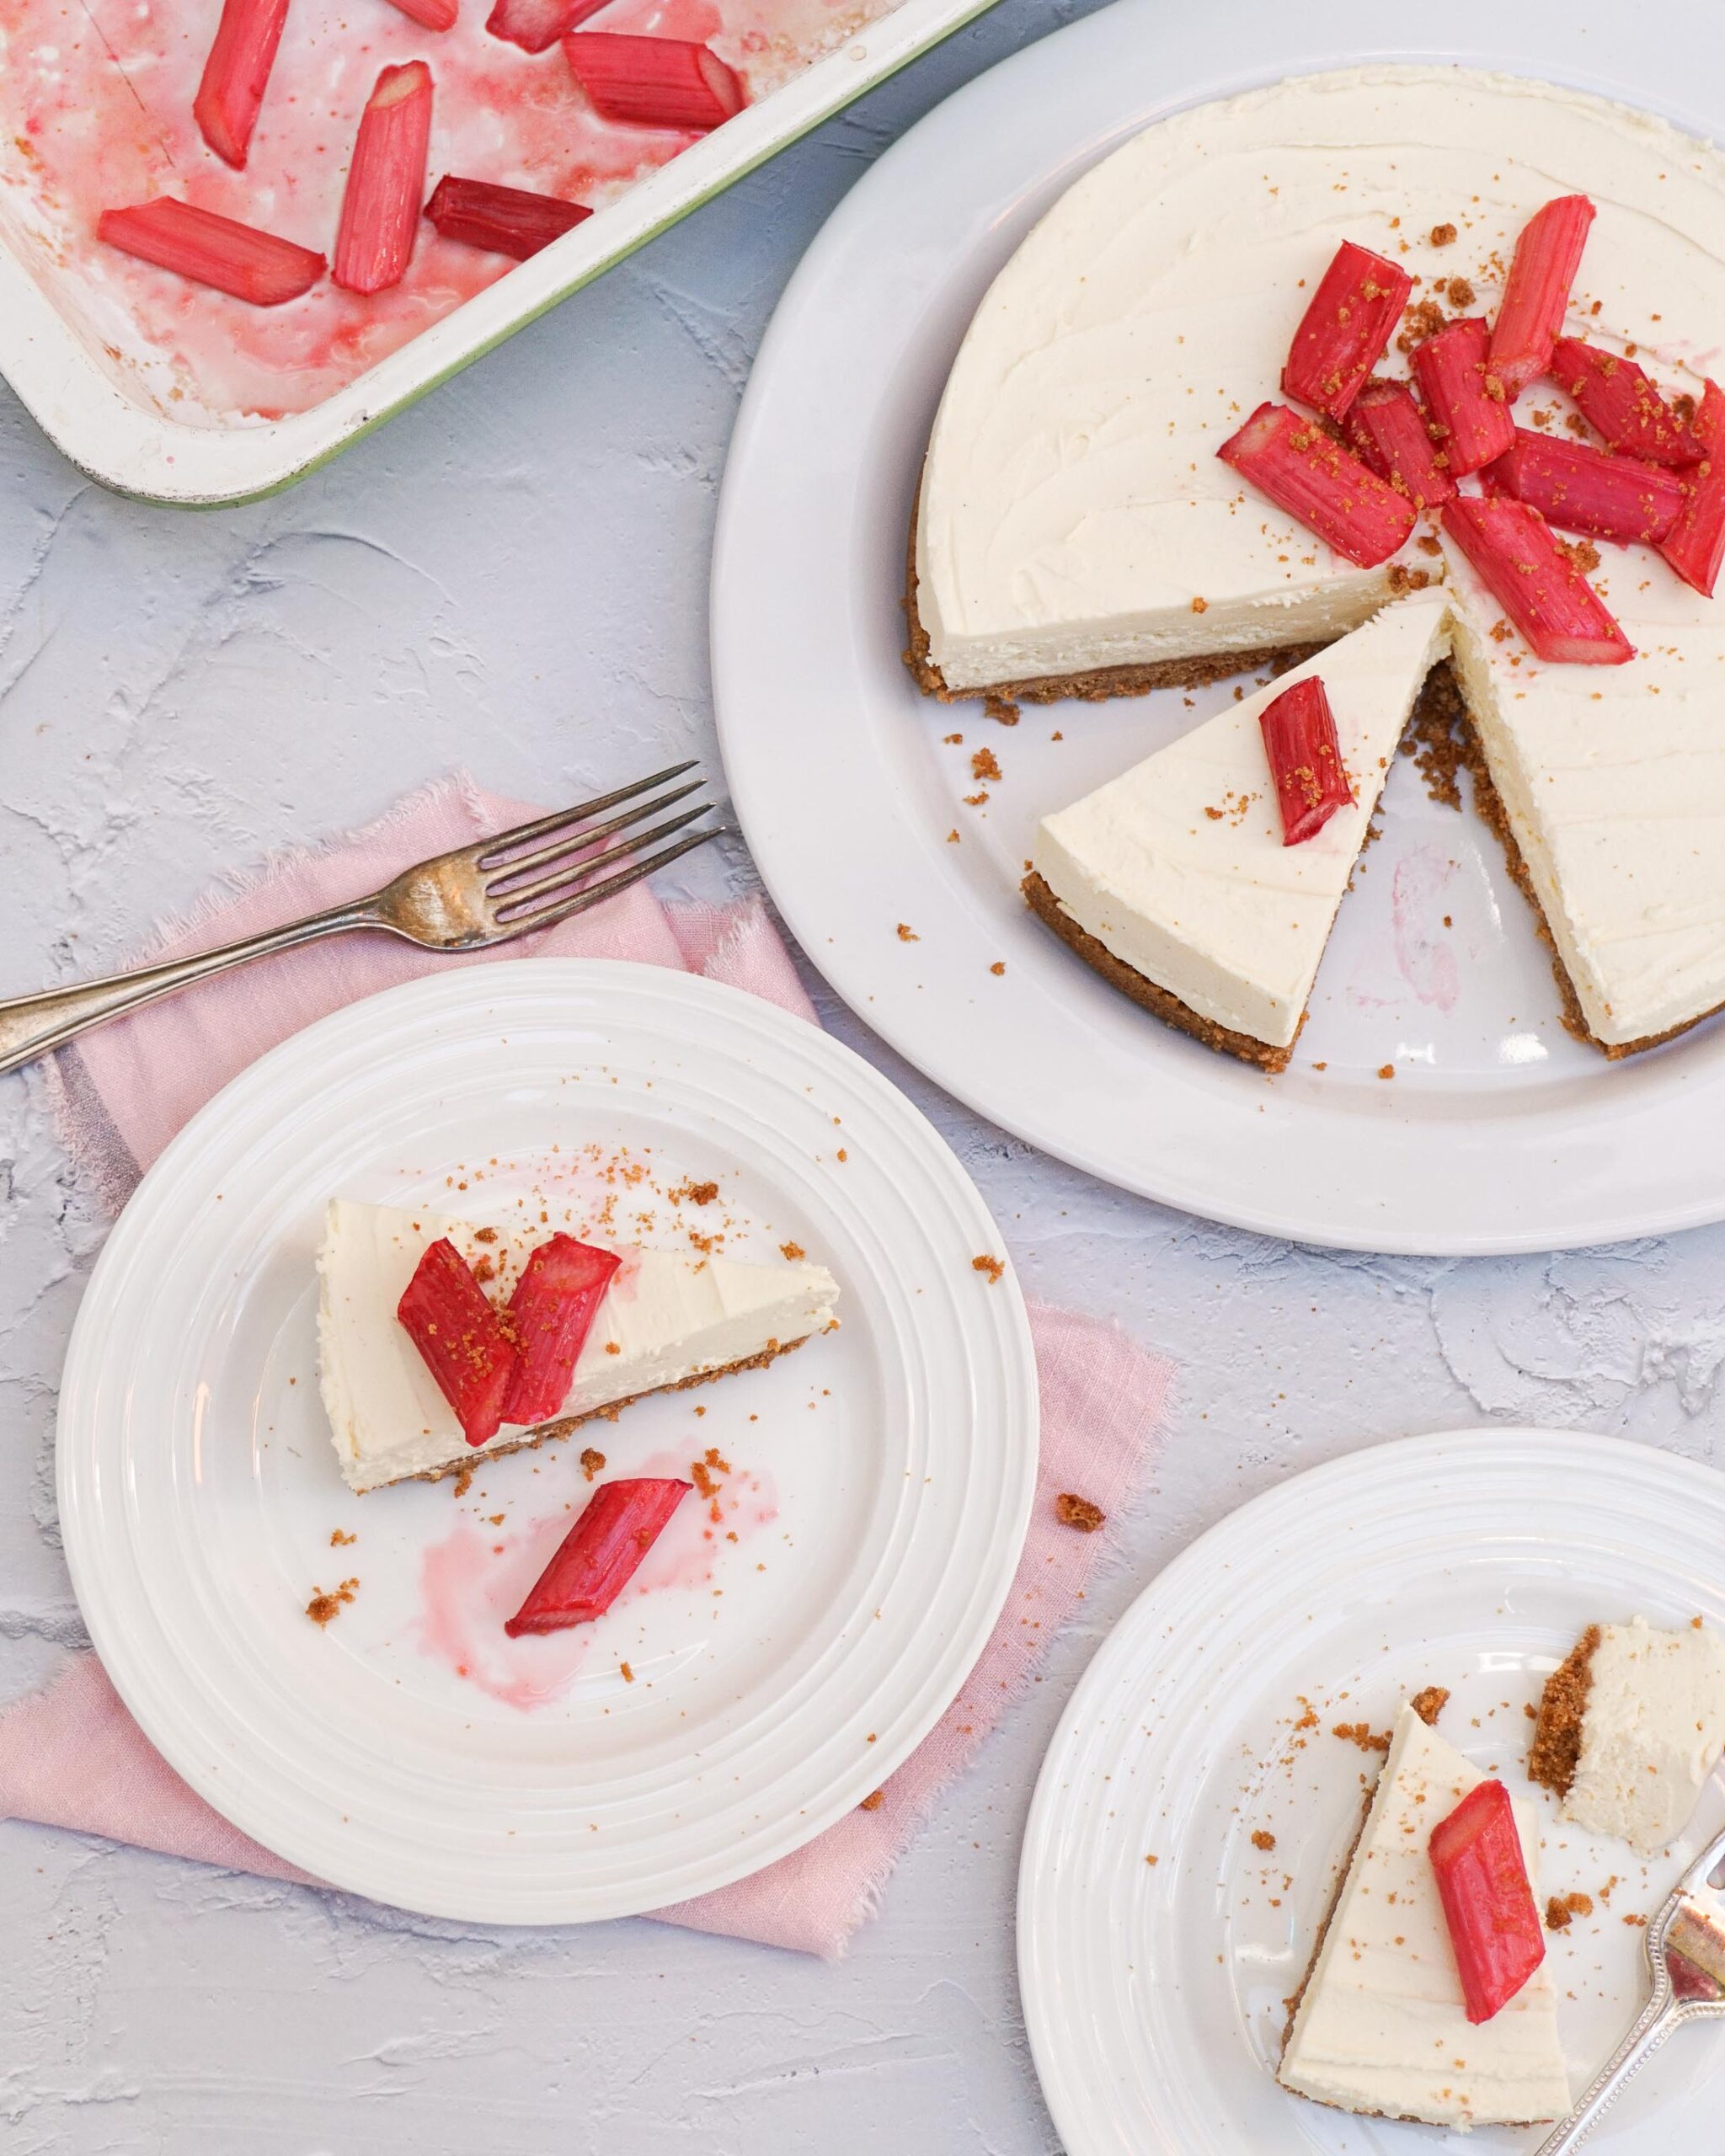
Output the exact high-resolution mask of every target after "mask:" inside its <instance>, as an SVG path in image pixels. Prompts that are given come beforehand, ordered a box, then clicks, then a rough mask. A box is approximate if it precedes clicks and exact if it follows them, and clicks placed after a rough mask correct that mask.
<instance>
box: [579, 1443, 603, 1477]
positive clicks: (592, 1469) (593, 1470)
mask: <svg viewBox="0 0 1725 2156" xmlns="http://www.w3.org/2000/svg"><path fill="white" fill-rule="evenodd" d="M604 1465H605V1454H603V1453H602V1452H595V1450H594V1449H593V1447H592V1446H591V1445H589V1446H588V1447H587V1448H586V1449H585V1451H584V1452H583V1453H582V1454H581V1472H582V1474H583V1475H585V1476H586V1478H587V1480H588V1481H592V1480H593V1477H594V1476H595V1475H596V1474H597V1473H598V1472H599V1470H600V1469H601V1467H603V1466H604Z"/></svg>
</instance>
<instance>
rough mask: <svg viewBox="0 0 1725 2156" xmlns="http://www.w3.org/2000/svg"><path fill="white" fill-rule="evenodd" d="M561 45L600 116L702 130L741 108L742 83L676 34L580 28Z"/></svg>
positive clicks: (633, 123)
mask: <svg viewBox="0 0 1725 2156" xmlns="http://www.w3.org/2000/svg"><path fill="white" fill-rule="evenodd" d="M563 51H564V53H565V54H566V55H567V56H568V59H569V66H570V67H571V68H572V69H573V70H574V77H575V80H576V81H577V82H578V83H579V84H580V86H581V88H583V89H584V90H585V92H586V93H587V99H588V102H589V103H590V104H591V105H592V107H593V109H594V110H595V112H596V113H597V114H598V115H600V117H601V119H602V120H623V121H626V122H627V123H628V125H631V126H634V127H678V128H683V129H686V130H695V131H699V132H702V133H704V132H705V131H707V130H708V129H709V128H713V127H717V126H718V125H720V124H721V122H723V121H724V120H730V119H732V118H734V116H735V115H736V114H738V113H740V111H741V110H742V109H743V105H744V102H745V100H744V97H743V86H742V84H741V83H740V82H739V81H738V80H737V77H735V75H734V74H733V73H732V72H731V70H730V69H729V67H726V66H725V64H724V61H722V60H721V59H720V58H719V56H718V54H717V53H716V52H709V51H708V49H707V47H706V46H705V45H691V44H689V43H687V42H686V40H683V39H681V38H674V37H625V36H623V35H621V33H619V32H617V31H614V30H583V31H580V32H579V33H578V34H577V35H575V36H574V37H566V38H565V39H564V40H563Z"/></svg>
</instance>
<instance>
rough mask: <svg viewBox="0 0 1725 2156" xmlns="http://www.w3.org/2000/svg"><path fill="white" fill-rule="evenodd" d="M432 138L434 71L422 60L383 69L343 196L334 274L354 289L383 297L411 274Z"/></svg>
mask: <svg viewBox="0 0 1725 2156" xmlns="http://www.w3.org/2000/svg"><path fill="white" fill-rule="evenodd" d="M430 139H431V70H430V68H429V67H427V66H426V65H425V61H423V60H409V61H408V62H407V63H406V65H405V66H403V67H386V68H385V69H384V70H383V72H382V74H380V75H379V76H378V77H377V86H376V88H374V89H373V90H372V92H371V98H370V99H369V101H368V102H367V104H366V109H365V111H364V112H363V113H362V114H361V115H360V131H359V134H358V136H357V137H356V139H355V142H354V156H353V163H351V164H350V166H349V167H348V173H347V191H346V193H345V194H344V195H343V196H342V198H341V229H340V231H339V232H338V233H337V234H336V237H335V267H334V270H333V271H332V272H331V274H332V275H333V276H334V279H335V281H336V283H337V284H338V285H343V286H346V288H347V290H348V291H350V292H382V291H387V289H388V288H389V286H392V285H398V284H399V283H400V282H401V280H402V278H403V275H404V274H405V273H406V270H407V266H408V264H409V260H410V259H412V256H413V252H414V234H415V233H416V232H417V231H418V229H419V205H420V203H421V202H422V201H424V200H425V152H426V148H427V146H428V144H429V143H430Z"/></svg>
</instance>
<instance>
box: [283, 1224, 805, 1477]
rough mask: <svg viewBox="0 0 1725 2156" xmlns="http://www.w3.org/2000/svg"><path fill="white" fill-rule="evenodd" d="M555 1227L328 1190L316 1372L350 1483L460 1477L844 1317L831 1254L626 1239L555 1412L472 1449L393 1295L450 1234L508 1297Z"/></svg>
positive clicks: (763, 1359) (748, 1362) (754, 1361)
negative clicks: (777, 1257) (750, 1257)
mask: <svg viewBox="0 0 1725 2156" xmlns="http://www.w3.org/2000/svg"><path fill="white" fill-rule="evenodd" d="M549 1232H550V1230H547V1229H544V1228H541V1227H537V1226H536V1227H532V1228H527V1227H524V1226H505V1225H498V1226H496V1227H484V1226H479V1225H474V1224H473V1223H472V1222H469V1221H466V1220H459V1219H451V1217H450V1216H449V1215H448V1214H442V1213H433V1212H430V1211H427V1210H425V1209H423V1208H419V1209H413V1210H410V1211H403V1210H398V1209H394V1208H392V1207H389V1206H382V1205H364V1204H360V1203H356V1202H355V1200H353V1199H351V1198H334V1199H332V1200H331V1202H330V1205H329V1209H328V1215H327V1217H326V1219H325V1224H324V1230H323V1246H322V1247H321V1248H320V1250H319V1251H318V1288H319V1294H318V1378H319V1382H320V1383H321V1385H322V1386H323V1405H324V1407H325V1409H326V1411H327V1412H328V1417H329V1427H330V1434H331V1436H332V1438H334V1444H335V1452H336V1457H337V1459H338V1460H339V1461H340V1463H341V1471H342V1473H343V1475H344V1476H345V1477H346V1478H347V1481H348V1485H349V1486H350V1488H351V1489H354V1490H359V1491H365V1490H375V1489H377V1488H379V1487H381V1486H382V1485H383V1484H384V1483H386V1482H400V1481H406V1480H408V1479H409V1478H410V1477H419V1478H420V1479H423V1480H426V1481H431V1480H435V1478H436V1477H437V1476H440V1475H449V1474H454V1473H457V1472H458V1471H459V1470H461V1469H462V1468H463V1467H467V1466H471V1465H473V1464H474V1463H475V1462H476V1461H478V1460H484V1459H486V1458H488V1457H489V1456H490V1455H491V1454H495V1453H499V1452H512V1451H514V1450H515V1449H517V1448H518V1447H520V1446H521V1445H523V1444H537V1443H538V1442H539V1441H540V1440H541V1439H542V1438H546V1437H553V1436H555V1437H561V1436H563V1435H565V1434H566V1433H568V1432H569V1430H570V1429H572V1428H574V1425H575V1424H576V1423H578V1422H584V1421H585V1420H586V1419H587V1418H588V1417H590V1416H593V1415H602V1414H611V1413H614V1412H616V1410H617V1408H618V1407H619V1406H622V1405H623V1404H624V1403H626V1402H627V1401H631V1400H637V1399H638V1398H639V1397H640V1396H641V1395H642V1394H643V1393H648V1392H665V1391H670V1390H675V1389H676V1388H677V1387H679V1386H681V1385H697V1384H700V1383H701V1382H702V1380H706V1379H708V1378H716V1377H722V1376H724V1374H726V1373H727V1372H729V1371H732V1370H740V1369H752V1368H755V1367H756V1366H758V1365H760V1364H763V1363H767V1362H770V1361H772V1358H774V1357H775V1356H777V1355H782V1354H783V1353H785V1352H786V1350H787V1349H788V1348H794V1347H796V1346H798V1344H799V1343H800V1342H803V1341H804V1340H806V1339H807V1338H808V1337H809V1335H810V1334H811V1333H815V1332H824V1331H827V1330H828V1328H829V1327H830V1326H832V1325H834V1324H835V1323H836V1318H835V1317H834V1315H833V1306H834V1305H835V1304H836V1301H837V1299H838V1283H836V1281H835V1280H834V1278H833V1277H832V1275H831V1273H829V1272H828V1271H827V1270H826V1268H825V1266H821V1265H804V1264H798V1265H793V1264H789V1263H785V1264H772V1265H750V1264H744V1263H743V1262H740V1260H737V1259H734V1258H728V1257H696V1256H689V1257H685V1256H683V1255H682V1254H681V1253H680V1252H678V1251H666V1250H635V1249H631V1250H626V1251H622V1253H621V1256H622V1264H621V1265H620V1266H619V1267H618V1268H617V1272H616V1273H615V1274H614V1275H613V1276H612V1278H611V1284H610V1285H609V1287H608V1288H607V1289H606V1292H605V1295H604V1299H603V1300H602V1301H601V1303H600V1305H599V1309H598V1311H597V1313H596V1314H595V1317H594V1320H593V1325H592V1329H591V1331H590V1332H589V1333H588V1335H587V1338H586V1342H585V1345H584V1346H583V1348H582V1349H581V1353H580V1357H579V1360H578V1362H577V1363H576V1364H575V1375H574V1385H572V1386H571V1387H570V1390H569V1396H568V1398H567V1399H566V1400H565V1401H563V1406H562V1408H561V1410H560V1411H559V1412H558V1415H557V1417H555V1418H554V1420H553V1421H551V1422H546V1423H542V1424H539V1425H537V1426H536V1427H535V1428H533V1429H531V1431H530V1430H525V1429H519V1428H512V1427H511V1426H510V1425H509V1424H507V1423H505V1426H504V1428H502V1429H501V1430H500V1431H499V1433H498V1434H497V1436H496V1437H494V1438H493V1439H492V1440H491V1441H490V1443H489V1444H486V1445H482V1446H480V1447H478V1448H477V1449H476V1448H474V1447H473V1446H470V1445H469V1444H467V1440H466V1438H464V1437H463V1436H462V1428H461V1425H460V1423H459V1422H457V1420H456V1418H455V1416H454V1413H453V1412H451V1408H450V1406H449V1403H448V1402H447V1401H446V1400H445V1398H444V1396H443V1395H442V1393H441V1392H440V1391H439V1390H438V1388H437V1385H436V1384H435V1381H434V1380H433V1378H432V1375H431V1373H430V1370H429V1369H427V1367H426V1365H425V1362H424V1360H423V1359H422V1358H421V1357H420V1355H419V1350H418V1349H417V1348H415V1347H414V1343H413V1342H412V1340H411V1339H409V1337H408V1334H407V1332H406V1331H405V1330H404V1329H403V1326H401V1324H400V1323H399V1322H398V1320H397V1317H396V1314H395V1313H396V1305H397V1304H398V1302H399V1301H400V1300H401V1296H402V1291H403V1289H405V1288H406V1286H407V1284H408V1283H409V1280H410V1279H411V1278H413V1275H414V1267H416V1266H417V1265H418V1264H419V1260H420V1258H421V1257H423V1256H424V1255H425V1250H426V1248H427V1246H429V1245H430V1244H431V1243H433V1242H435V1241H436V1240H437V1239H438V1237H439V1236H440V1235H446V1236H447V1237H448V1239H449V1240H450V1241H451V1243H453V1244H454V1245H455V1246H456V1248H457V1251H460V1253H461V1255H462V1257H464V1258H465V1259H466V1260H467V1262H468V1264H470V1265H473V1266H475V1267H478V1269H479V1271H480V1272H481V1273H482V1275H483V1276H484V1277H485V1278H487V1280H488V1283H489V1292H490V1293H491V1294H493V1296H494V1298H496V1299H499V1300H505V1299H507V1297H508V1295H509V1293H510V1289H511V1287H512V1286H513V1284H514V1283H515V1280H516V1279H517V1278H519V1277H520V1273H521V1267H522V1266H523V1265H525V1264H526V1259H527V1255H528V1253H529V1251H531V1250H532V1248H533V1247H534V1246H535V1245H536V1244H537V1243H541V1242H543V1241H545V1240H546V1237H547V1235H548V1234H549Z"/></svg>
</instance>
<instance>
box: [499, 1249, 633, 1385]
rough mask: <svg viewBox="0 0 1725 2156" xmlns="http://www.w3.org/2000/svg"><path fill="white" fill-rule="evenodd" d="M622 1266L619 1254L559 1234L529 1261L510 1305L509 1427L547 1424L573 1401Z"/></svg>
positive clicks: (534, 1253)
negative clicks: (590, 1340)
mask: <svg viewBox="0 0 1725 2156" xmlns="http://www.w3.org/2000/svg"><path fill="white" fill-rule="evenodd" d="M621 1264H622V1259H621V1258H620V1257H618V1256H617V1252H616V1251H610V1250H597V1249H595V1247H594V1246H593V1245H592V1244H591V1243H578V1242H577V1241H575V1239H574V1236H573V1235H553V1237H552V1238H551V1240H550V1241H549V1242H543V1243H541V1244H540V1245H539V1246H538V1247H537V1249H536V1250H534V1251H532V1252H531V1255H530V1256H529V1257H528V1259H527V1262H526V1266H525V1267H523V1269H522V1273H521V1278H520V1280H518V1281H517V1282H516V1283H515V1293H514V1294H513V1295H511V1296H510V1303H509V1330H510V1332H511V1333H512V1334H513V1335H514V1336H515V1374H514V1376H513V1377H512V1378H511V1379H510V1388H509V1390H508V1392H507V1393H506V1394H505V1396H504V1402H503V1419H504V1421H505V1422H518V1423H521V1424H522V1425H523V1426H526V1425H527V1424H530V1423H533V1422H547V1421H548V1420H549V1419H550V1417H552V1416H553V1415H555V1414H556V1412H557V1411H558V1408H559V1407H561V1406H563V1402H564V1401H566V1400H567V1399H568V1398H569V1387H570V1386H571V1385H573V1384H574V1379H575V1364H576V1363H577V1362H578V1361H579V1358H580V1353H581V1349H582V1348H583V1346H584V1345H585V1342H586V1338H587V1335H588V1333H589V1332H590V1331H591V1330H592V1328H593V1320H594V1317H595V1315H596V1314H597V1312H598V1309H599V1305H600V1304H601V1302H602V1301H603V1300H604V1299H605V1291H606V1288H607V1287H609V1286H610V1284H611V1274H612V1273H615V1272H616V1271H617V1267H618V1266H619V1265H621Z"/></svg>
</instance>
